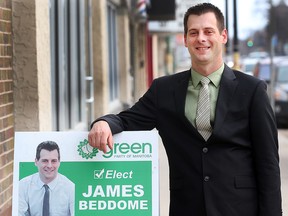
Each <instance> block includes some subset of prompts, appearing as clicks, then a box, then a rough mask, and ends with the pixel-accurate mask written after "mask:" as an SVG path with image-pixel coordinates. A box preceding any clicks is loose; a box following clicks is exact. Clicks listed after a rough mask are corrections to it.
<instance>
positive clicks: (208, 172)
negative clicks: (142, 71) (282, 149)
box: [89, 3, 282, 216]
mask: <svg viewBox="0 0 288 216" xmlns="http://www.w3.org/2000/svg"><path fill="white" fill-rule="evenodd" d="M227 38H228V37H227V30H226V29H225V27H224V16H223V14H222V12H221V11H220V10H219V9H218V8H217V7H215V6H214V5H212V4H210V3H203V4H199V5H195V6H192V7H190V8H189V9H188V10H187V12H186V13H185V16H184V41H185V46H186V47H187V48H188V51H189V53H190V56H191V62H192V67H191V69H189V70H187V71H183V72H179V73H175V74H173V75H171V76H165V77H160V78H157V79H155V80H154V81H153V83H152V85H151V87H150V88H149V89H148V91H147V92H146V93H145V94H144V95H143V97H141V98H140V99H139V101H138V102H137V103H136V104H135V105H133V106H132V107H131V108H130V109H127V110H125V111H123V112H120V113H119V114H117V115H113V114H110V115H106V116H102V117H100V118H98V119H96V120H95V121H94V122H93V124H92V127H91V130H90V133H89V144H90V145H91V146H93V147H96V148H98V149H100V150H102V151H104V152H106V151H107V144H108V147H109V148H111V149H112V148H115V146H114V147H113V136H112V135H113V134H116V133H119V132H122V131H124V130H129V131H131V130H134V131H135V130H151V129H153V128H156V129H157V130H158V131H159V135H160V136H161V138H162V141H163V144H164V147H165V149H166V152H167V156H168V160H169V171H170V175H169V177H170V213H169V216H179V215H195V216H232V215H233V216H244V215H245V216H281V215H282V207H281V191H280V188H281V187H280V168H279V154H278V137H277V127H276V123H275V116H274V112H273V110H272V108H271V106H270V102H269V99H268V96H267V92H266V88H267V87H266V84H265V83H264V82H263V81H262V80H259V79H257V78H255V77H253V76H249V75H246V74H244V73H242V72H240V71H236V70H233V69H231V68H229V67H228V66H227V65H226V64H225V63H224V61H223V58H222V55H223V47H224V45H225V43H226V42H227Z"/></svg>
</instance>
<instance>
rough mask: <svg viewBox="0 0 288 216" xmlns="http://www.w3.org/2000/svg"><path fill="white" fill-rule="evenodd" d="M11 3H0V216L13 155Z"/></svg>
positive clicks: (4, 213) (6, 205) (5, 213)
mask: <svg viewBox="0 0 288 216" xmlns="http://www.w3.org/2000/svg"><path fill="white" fill-rule="evenodd" d="M11 20H12V18H11V0H1V1H0V215H1V216H10V215H11V214H12V212H11V209H12V183H13V154H14V140H13V135H14V126H13V125H14V122H13V74H12V73H13V70H12V30H11Z"/></svg>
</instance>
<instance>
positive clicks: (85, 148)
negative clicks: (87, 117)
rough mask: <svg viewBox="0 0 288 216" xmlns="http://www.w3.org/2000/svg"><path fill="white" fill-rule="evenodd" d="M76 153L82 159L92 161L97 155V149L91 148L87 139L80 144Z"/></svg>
mask: <svg viewBox="0 0 288 216" xmlns="http://www.w3.org/2000/svg"><path fill="white" fill-rule="evenodd" d="M77 151H78V152H79V155H81V156H82V158H86V159H92V158H93V157H96V154H97V153H98V149H97V148H93V147H91V146H90V145H89V142H88V140H87V139H85V140H84V141H81V142H80V144H79V145H78V149H77Z"/></svg>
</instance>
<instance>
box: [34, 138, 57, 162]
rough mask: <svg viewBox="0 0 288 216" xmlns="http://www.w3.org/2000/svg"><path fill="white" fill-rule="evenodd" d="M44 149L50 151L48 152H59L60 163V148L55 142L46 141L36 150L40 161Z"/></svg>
mask: <svg viewBox="0 0 288 216" xmlns="http://www.w3.org/2000/svg"><path fill="white" fill-rule="evenodd" d="M42 149H45V150H48V151H53V150H55V149H56V150H57V152H58V160H59V161H60V149H59V146H58V144H57V143H56V142H54V141H44V142H41V143H40V144H39V145H38V146H37V149H36V159H37V160H39V159H40V152H41V150H42Z"/></svg>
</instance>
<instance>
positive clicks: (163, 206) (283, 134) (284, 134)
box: [159, 129, 288, 216]
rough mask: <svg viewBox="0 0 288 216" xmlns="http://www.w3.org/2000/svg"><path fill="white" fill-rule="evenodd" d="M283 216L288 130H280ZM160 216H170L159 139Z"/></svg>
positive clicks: (287, 201) (287, 214) (287, 193)
mask: <svg viewBox="0 0 288 216" xmlns="http://www.w3.org/2000/svg"><path fill="white" fill-rule="evenodd" d="M279 153H280V167H281V181H282V205H283V216H288V130H284V129H281V130H279ZM159 170H160V176H159V180H160V185H159V187H160V216H167V215H169V171H168V162H167V156H166V153H165V149H164V148H163V145H162V142H161V139H159Z"/></svg>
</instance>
